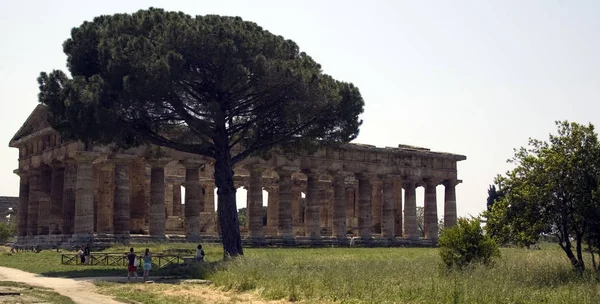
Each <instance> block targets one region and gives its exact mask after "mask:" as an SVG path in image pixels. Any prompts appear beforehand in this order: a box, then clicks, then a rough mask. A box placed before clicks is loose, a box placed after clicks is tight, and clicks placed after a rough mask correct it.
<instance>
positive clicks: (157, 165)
mask: <svg viewBox="0 0 600 304" xmlns="http://www.w3.org/2000/svg"><path fill="white" fill-rule="evenodd" d="M170 161H171V160H170V159H157V160H151V161H150V168H151V169H150V170H151V173H150V204H151V205H150V236H152V237H154V238H164V237H165V225H166V218H167V217H166V215H165V200H166V198H165V195H166V193H165V192H166V191H165V189H166V188H167V187H165V186H166V185H165V165H166V164H167V163H169V162H170ZM171 189H173V188H172V185H171ZM169 194H170V196H171V206H172V204H173V192H172V191H171V193H169Z"/></svg>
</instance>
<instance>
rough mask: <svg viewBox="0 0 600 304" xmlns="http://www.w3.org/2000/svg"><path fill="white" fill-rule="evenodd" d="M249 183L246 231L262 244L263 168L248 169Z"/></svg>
mask: <svg viewBox="0 0 600 304" xmlns="http://www.w3.org/2000/svg"><path fill="white" fill-rule="evenodd" d="M248 171H249V172H250V183H249V186H248V192H247V195H248V209H246V214H247V215H248V219H247V220H248V230H249V233H250V237H251V238H252V239H253V240H254V241H258V242H262V240H263V239H264V232H263V217H262V207H263V195H262V182H261V180H262V173H263V171H264V169H263V168H256V167H250V168H248Z"/></svg>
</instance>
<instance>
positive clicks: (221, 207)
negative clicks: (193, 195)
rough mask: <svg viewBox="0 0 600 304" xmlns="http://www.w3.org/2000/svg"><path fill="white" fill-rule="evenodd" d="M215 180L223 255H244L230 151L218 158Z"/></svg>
mask: <svg viewBox="0 0 600 304" xmlns="http://www.w3.org/2000/svg"><path fill="white" fill-rule="evenodd" d="M214 178H215V185H216V186H217V188H218V190H217V195H218V199H217V200H218V203H217V210H218V216H219V224H220V227H221V236H222V238H223V254H224V256H225V257H228V256H231V257H235V256H238V255H243V254H244V252H243V250H242V239H241V236H240V225H239V221H238V215H237V206H236V201H235V200H236V198H235V192H236V189H235V186H234V184H233V166H232V165H231V161H230V156H229V152H228V151H227V153H222V155H219V157H217V159H216V162H215V175H214Z"/></svg>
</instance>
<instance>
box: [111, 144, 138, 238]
mask: <svg viewBox="0 0 600 304" xmlns="http://www.w3.org/2000/svg"><path fill="white" fill-rule="evenodd" d="M134 159H135V157H132V156H128V155H117V156H115V158H114V162H115V191H114V195H115V198H114V221H113V230H114V235H115V239H117V240H118V241H122V242H124V243H127V242H129V237H130V235H131V197H132V194H131V188H130V187H131V186H130V185H131V181H130V176H129V175H130V165H131V162H132V161H133V160H134Z"/></svg>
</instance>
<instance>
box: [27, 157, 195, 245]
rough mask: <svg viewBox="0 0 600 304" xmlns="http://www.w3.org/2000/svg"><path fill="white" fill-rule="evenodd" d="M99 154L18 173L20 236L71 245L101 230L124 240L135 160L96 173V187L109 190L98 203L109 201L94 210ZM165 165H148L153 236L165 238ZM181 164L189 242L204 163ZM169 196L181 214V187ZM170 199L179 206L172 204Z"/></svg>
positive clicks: (117, 159) (117, 162)
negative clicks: (54, 237)
mask: <svg viewBox="0 0 600 304" xmlns="http://www.w3.org/2000/svg"><path fill="white" fill-rule="evenodd" d="M100 156H101V155H100V154H99V153H93V152H88V153H85V152H84V153H79V154H77V156H75V157H74V159H70V160H68V161H64V162H61V163H56V164H52V165H51V166H43V167H40V168H33V169H30V170H29V172H23V171H17V172H16V173H17V174H19V176H20V178H21V182H20V188H19V210H20V211H19V217H18V235H19V236H20V237H33V236H38V235H40V236H43V235H51V234H62V235H63V236H64V235H71V236H72V240H74V241H79V240H81V241H85V240H86V239H89V238H90V237H91V236H92V234H94V233H95V232H102V233H112V234H113V235H114V237H115V238H116V239H123V240H125V239H128V238H129V235H130V231H131V220H132V214H134V210H132V207H134V206H132V201H131V199H132V196H134V195H135V194H134V193H132V189H131V187H130V185H132V184H131V182H130V174H131V172H130V170H131V168H130V164H131V162H132V161H134V160H135V159H136V157H135V156H133V155H117V156H113V157H111V158H110V164H111V165H110V166H105V167H103V168H98V169H97V170H98V172H96V174H97V179H98V182H99V183H100V184H99V187H100V189H105V188H107V187H112V189H110V190H112V191H99V193H98V196H99V199H98V201H99V202H100V201H109V200H108V199H107V196H112V197H111V200H110V203H106V204H102V205H100V204H99V205H98V206H97V207H96V208H95V207H94V184H93V183H94V167H93V162H94V160H96V159H97V158H98V157H100ZM169 161H170V160H168V159H163V160H151V161H149V165H150V221H149V233H150V235H151V236H156V237H164V236H165V225H166V217H167V216H166V212H167V211H166V209H167V199H166V195H165V194H166V193H165V192H166V191H165V188H166V187H165V186H166V184H167V183H165V169H164V167H165V165H166V164H167V163H168V162H169ZM182 164H183V165H184V166H185V168H186V177H185V183H184V186H185V188H186V192H185V202H186V203H185V233H186V235H187V237H188V238H189V239H193V240H196V239H198V238H199V237H200V212H201V205H202V204H203V200H204V194H203V193H202V188H201V184H200V179H199V172H198V170H199V168H200V166H201V165H203V163H201V162H196V161H186V162H183V163H182ZM107 168H108V169H107ZM111 171H112V172H111ZM113 178H114V179H113ZM170 195H171V213H173V214H176V215H180V214H181V213H182V212H181V203H180V202H181V189H180V188H179V187H174V188H172V190H171V193H170ZM177 196H178V197H177ZM173 200H175V201H176V202H179V203H175V204H173ZM95 209H96V210H95ZM140 212H142V213H145V211H143V210H142V211H137V213H140ZM95 220H96V229H95V227H94V223H95ZM107 220H109V221H112V222H106V221H107ZM95 230H96V231H95Z"/></svg>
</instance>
